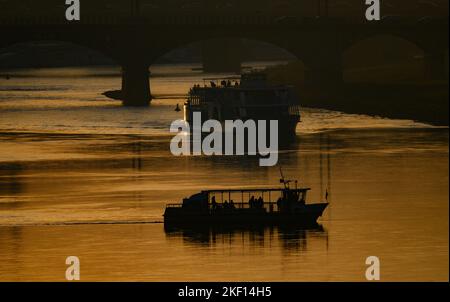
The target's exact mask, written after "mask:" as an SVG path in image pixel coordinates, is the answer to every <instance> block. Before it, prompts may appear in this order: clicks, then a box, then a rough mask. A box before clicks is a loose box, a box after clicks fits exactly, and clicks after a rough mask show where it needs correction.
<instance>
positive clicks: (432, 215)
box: [0, 65, 449, 281]
mask: <svg viewBox="0 0 450 302" xmlns="http://www.w3.org/2000/svg"><path fill="white" fill-rule="evenodd" d="M193 67H195V66H191V65H160V66H155V67H153V68H152V80H151V85H152V93H153V94H154V95H155V96H157V99H156V100H154V101H153V102H152V106H151V107H149V108H123V107H121V106H120V103H119V102H117V101H113V100H109V99H107V98H105V97H103V96H102V95H101V92H103V91H106V90H112V89H117V88H118V87H120V77H119V76H118V73H119V70H117V69H116V68H111V67H105V68H65V69H40V70H16V71H9V74H10V75H11V78H10V79H9V80H7V79H5V78H2V79H0V280H1V281H5V280H7V281H32V280H41V281H53V280H55V281H64V280H65V270H66V268H67V266H66V264H65V260H66V257H68V256H77V257H79V259H80V261H81V280H83V281H90V280H106V281H116V280H117V281H134V280H143V281H215V280H223V281H227V280H234V281H259V280H262V281H364V280H365V270H366V267H367V266H366V264H365V260H366V258H367V257H369V256H377V257H378V258H379V259H380V262H381V280H384V281H422V280H424V281H448V272H449V269H448V267H449V265H448V264H449V263H448V204H449V199H448V197H449V195H448V194H449V192H448V128H436V127H432V126H429V125H426V124H421V123H417V122H413V121H408V120H391V119H382V118H378V117H370V116H364V115H350V114H344V113H340V112H334V111H326V110H319V109H308V108H303V110H302V111H303V112H302V113H303V118H302V119H303V121H302V123H300V124H299V125H298V128H297V139H296V142H295V143H293V144H292V145H291V146H290V147H289V148H287V149H286V150H282V151H281V152H280V154H279V165H281V166H282V167H283V171H284V173H285V174H286V175H287V176H288V177H289V178H296V179H298V180H299V181H300V184H301V185H302V186H307V187H311V188H312V191H311V194H310V195H309V201H319V200H323V199H324V196H325V191H326V190H328V192H329V197H328V200H329V201H330V207H329V208H328V209H327V210H326V212H325V214H324V216H323V217H322V219H321V220H320V224H321V227H319V228H316V229H310V230H301V229H283V228H277V227H274V228H260V229H254V228H249V229H238V230H237V229H235V230H176V231H168V230H164V225H163V224H161V221H162V214H163V212H164V205H165V204H166V203H173V202H178V201H180V200H181V199H182V198H183V197H186V196H188V195H190V194H193V193H196V192H198V191H200V190H202V189H208V188H217V187H220V188H238V187H246V186H248V187H255V186H278V185H279V183H278V179H279V168H278V166H277V167H270V168H268V167H264V168H262V167H259V165H258V159H257V158H253V157H219V156H216V157H205V156H198V157H188V156H185V157H174V156H172V155H171V153H170V151H169V142H170V139H171V135H170V133H169V131H168V128H169V125H170V123H171V122H172V121H173V120H176V119H179V118H182V112H176V111H174V108H175V106H176V104H180V105H181V104H182V103H183V95H184V94H185V93H186V91H187V90H188V89H189V87H190V86H191V85H192V84H194V83H199V84H202V77H203V75H202V74H200V73H199V72H196V71H192V68H193ZM208 76H211V75H208Z"/></svg>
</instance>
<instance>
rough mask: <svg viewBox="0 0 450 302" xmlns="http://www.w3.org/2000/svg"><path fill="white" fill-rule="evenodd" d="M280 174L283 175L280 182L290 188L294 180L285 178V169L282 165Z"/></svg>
mask: <svg viewBox="0 0 450 302" xmlns="http://www.w3.org/2000/svg"><path fill="white" fill-rule="evenodd" d="M280 175H281V178H280V183H282V184H283V185H284V188H285V189H289V183H290V182H292V180H289V179H285V178H284V175H283V169H282V168H281V166H280Z"/></svg>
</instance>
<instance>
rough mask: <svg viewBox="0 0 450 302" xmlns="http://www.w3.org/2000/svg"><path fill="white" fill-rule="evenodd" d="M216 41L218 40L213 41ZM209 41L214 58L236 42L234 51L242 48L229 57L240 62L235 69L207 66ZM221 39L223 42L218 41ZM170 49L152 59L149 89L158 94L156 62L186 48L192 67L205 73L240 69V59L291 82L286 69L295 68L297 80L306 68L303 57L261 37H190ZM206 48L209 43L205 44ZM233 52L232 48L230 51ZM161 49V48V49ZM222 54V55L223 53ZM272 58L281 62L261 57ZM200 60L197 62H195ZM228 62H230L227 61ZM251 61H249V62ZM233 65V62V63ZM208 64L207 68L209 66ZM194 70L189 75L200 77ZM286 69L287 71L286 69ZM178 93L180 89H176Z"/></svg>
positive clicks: (245, 64) (233, 71)
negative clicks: (258, 38)
mask: <svg viewBox="0 0 450 302" xmlns="http://www.w3.org/2000/svg"><path fill="white" fill-rule="evenodd" d="M216 42H217V44H216ZM208 43H212V47H213V48H214V47H215V48H217V52H216V53H213V54H212V55H214V56H215V59H217V60H218V61H221V60H222V59H223V57H225V56H226V54H227V53H230V49H229V48H230V47H231V48H232V47H234V46H236V48H238V50H237V51H239V52H241V53H240V54H237V56H236V58H232V59H235V60H237V61H238V64H239V68H238V69H237V70H236V69H235V68H230V69H228V70H227V68H226V67H225V68H224V69H221V70H219V69H220V68H222V67H223V65H220V66H218V67H217V66H213V67H217V69H216V70H214V69H211V66H209V67H208V66H206V64H205V63H207V62H205V59H206V58H205V56H208V55H211V54H206V53H205V51H209V52H211V51H214V50H211V49H205V46H204V45H205V44H206V45H208ZM221 43H223V44H221ZM230 43H236V45H230ZM222 45H223V46H224V47H227V48H228V49H220V47H221V46H222ZM172 47H173V49H170V50H168V51H167V53H164V54H162V55H160V56H159V58H156V59H154V60H153V62H154V63H153V64H152V65H153V67H152V65H151V67H150V69H151V70H152V74H153V76H154V77H153V79H152V80H151V87H152V88H151V90H152V92H153V93H154V95H155V96H159V95H160V93H162V91H161V89H162V88H161V87H158V82H159V78H158V68H159V67H158V65H157V63H161V64H164V59H166V60H167V57H168V56H169V55H171V57H173V56H175V55H177V54H179V55H182V52H181V51H183V52H184V53H185V52H186V51H187V52H189V55H190V56H191V57H192V56H193V57H195V60H193V62H192V64H193V67H194V68H196V67H197V66H198V68H199V69H198V71H200V70H203V72H204V73H235V74H236V73H238V72H240V67H241V63H244V64H243V65H242V67H249V66H253V67H259V68H262V67H271V72H270V73H269V79H270V80H272V81H273V82H288V83H289V80H291V82H293V81H292V80H293V79H291V78H289V76H288V75H289V72H294V71H295V75H296V76H299V75H300V76H299V77H298V79H297V78H296V79H295V80H300V81H303V79H304V77H305V76H304V73H305V71H306V64H305V62H304V61H303V60H301V59H299V58H298V57H297V56H296V55H295V54H293V53H291V52H290V51H289V50H286V49H284V48H281V47H279V46H278V45H275V44H273V43H270V42H266V41H263V40H255V39H247V38H245V39H244V38H240V37H236V36H233V37H228V38H220V39H193V40H191V41H189V42H187V43H186V44H176V45H174V46H172ZM206 48H208V47H206ZM232 52H234V51H232ZM161 53H162V51H161ZM222 56H223V57H222ZM253 58H256V60H254V59H253ZM272 60H280V63H279V64H278V63H276V62H274V63H264V61H267V62H268V61H272ZM251 61H261V62H262V64H260V63H256V62H255V63H253V62H251ZM283 62H286V64H288V67H286V68H284V67H283V68H280V67H279V66H278V65H284V64H285V63H283ZM198 63H200V64H198ZM197 64H198V65H197ZM228 64H233V63H232V62H231V63H228ZM248 64H251V65H248ZM225 65H226V64H225ZM233 67H234V66H233ZM208 68H209V69H208ZM191 71H192V70H191V69H188V70H186V71H183V72H188V73H190V72H191ZM198 71H196V70H193V71H192V75H194V76H195V78H197V80H198V79H201V78H202V77H203V76H202V75H201V73H199V72H198ZM286 71H287V72H286ZM202 83H203V82H201V83H192V84H202ZM178 93H181V92H178Z"/></svg>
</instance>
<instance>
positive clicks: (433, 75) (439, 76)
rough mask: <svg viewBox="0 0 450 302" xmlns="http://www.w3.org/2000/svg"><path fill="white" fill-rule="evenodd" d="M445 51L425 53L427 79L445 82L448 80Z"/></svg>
mask: <svg viewBox="0 0 450 302" xmlns="http://www.w3.org/2000/svg"><path fill="white" fill-rule="evenodd" d="M445 56H446V53H445V52H444V51H432V52H431V51H430V52H426V53H425V57H424V63H425V77H426V78H427V79H429V80H444V79H446V78H448V73H447V69H446V62H445Z"/></svg>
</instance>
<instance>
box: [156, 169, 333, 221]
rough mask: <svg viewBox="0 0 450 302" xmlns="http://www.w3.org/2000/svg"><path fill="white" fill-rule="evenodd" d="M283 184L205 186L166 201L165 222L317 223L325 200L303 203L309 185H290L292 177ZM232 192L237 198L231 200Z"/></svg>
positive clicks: (282, 180) (282, 179)
mask: <svg viewBox="0 0 450 302" xmlns="http://www.w3.org/2000/svg"><path fill="white" fill-rule="evenodd" d="M280 182H281V183H283V185H284V186H283V187H282V188H255V189H231V190H230V189H223V190H206V191H201V192H200V193H197V194H194V195H192V196H191V197H189V198H185V199H183V202H182V203H181V204H168V205H167V206H166V210H165V213H164V223H165V224H166V225H182V226H196V225H197V226H199V225H203V226H205V225H218V224H220V225H228V226H231V225H256V224H264V225H265V224H267V225H271V224H272V225H284V224H287V225H301V226H310V225H316V224H317V219H318V218H319V217H321V216H322V214H323V212H324V211H325V209H326V207H327V206H328V202H320V203H311V204H307V203H306V195H307V192H308V191H309V190H310V189H309V188H297V182H296V181H295V188H290V183H291V182H292V181H290V180H285V179H284V177H282V178H281V180H280ZM233 196H234V197H238V198H239V201H238V202H236V201H233ZM218 199H220V201H219V200H218Z"/></svg>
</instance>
